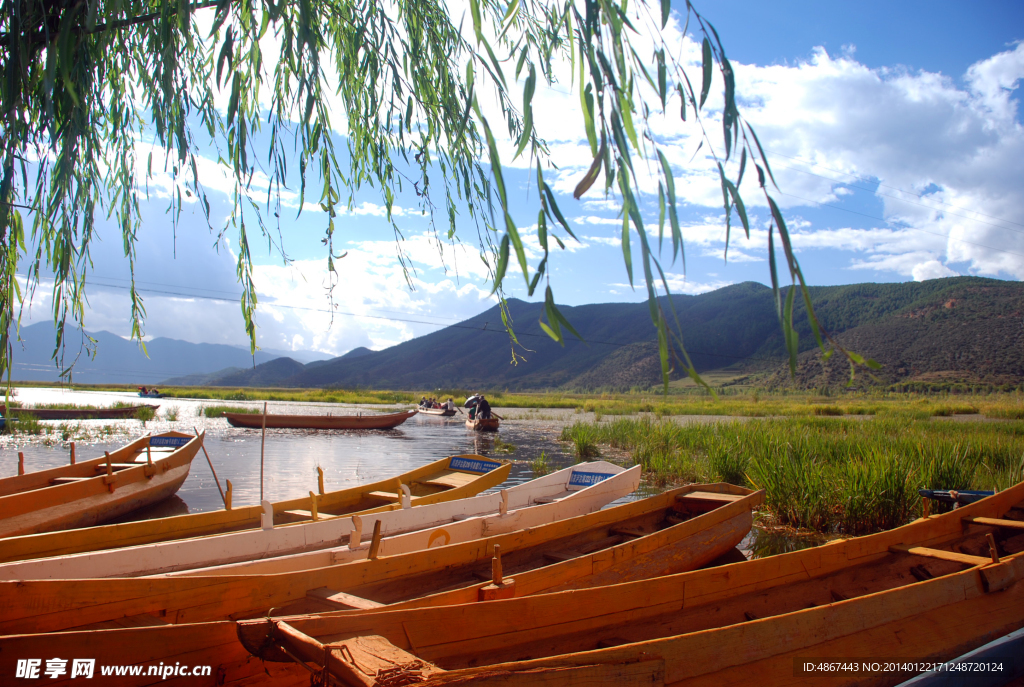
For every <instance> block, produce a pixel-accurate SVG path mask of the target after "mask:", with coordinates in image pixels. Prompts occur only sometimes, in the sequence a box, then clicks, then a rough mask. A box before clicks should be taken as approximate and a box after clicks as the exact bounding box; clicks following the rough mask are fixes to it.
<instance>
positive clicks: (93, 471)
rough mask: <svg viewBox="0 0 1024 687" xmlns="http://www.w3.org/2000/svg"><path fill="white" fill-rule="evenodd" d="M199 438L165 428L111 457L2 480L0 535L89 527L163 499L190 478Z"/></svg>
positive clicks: (199, 441)
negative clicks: (166, 430)
mask: <svg viewBox="0 0 1024 687" xmlns="http://www.w3.org/2000/svg"><path fill="white" fill-rule="evenodd" d="M202 443H203V438H202V436H199V437H196V436H191V435H188V434H180V433H178V432H166V433H164V434H157V435H154V436H144V437H142V438H141V439H136V440H135V441H133V442H132V443H130V444H128V445H127V446H125V447H123V448H120V449H118V450H116V451H113V452H111V453H110V454H109V458H108V457H101V458H94V459H92V460H87V461H85V462H82V463H75V464H72V465H63V466H61V467H59V468H51V469H49V470H40V471H39V472H31V473H29V474H27V475H18V476H17V477H7V478H4V479H0V537H14V536H19V535H27V534H36V533H40V532H53V531H54V530H66V529H71V528H75V527H89V526H91V525H97V524H99V523H102V522H105V521H107V520H112V519H113V518H116V517H119V516H121V515H124V514H125V513H129V512H131V511H133V510H136V509H138V508H142V507H143V506H148V505H150V504H152V503H156V502H158V501H162V500H163V499H166V498H168V497H169V496H171V495H173V494H174V492H176V491H178V488H179V487H180V486H181V484H182V482H184V481H185V478H186V477H188V472H189V468H190V467H191V464H192V459H193V458H195V456H196V453H197V452H198V451H199V447H200V446H201V445H202ZM154 454H156V455H154ZM61 536H69V535H68V534H66V533H62V535H61ZM0 548H2V547H0Z"/></svg>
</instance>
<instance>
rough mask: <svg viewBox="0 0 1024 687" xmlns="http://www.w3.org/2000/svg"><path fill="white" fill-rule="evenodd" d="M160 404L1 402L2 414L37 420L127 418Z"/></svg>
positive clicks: (0, 411) (153, 408)
mask: <svg viewBox="0 0 1024 687" xmlns="http://www.w3.org/2000/svg"><path fill="white" fill-rule="evenodd" d="M159 407H160V406H151V405H140V406H127V407H124V408H22V407H12V408H11V412H10V413H8V412H7V406H6V405H4V404H3V403H0V415H4V416H7V415H13V416H17V417H29V416H31V417H34V418H35V419H37V420H127V419H130V418H133V417H135V414H136V413H137V412H139V410H141V409H143V408H149V409H150V410H152V411H154V412H155V411H156V410H157V409H158V408H159Z"/></svg>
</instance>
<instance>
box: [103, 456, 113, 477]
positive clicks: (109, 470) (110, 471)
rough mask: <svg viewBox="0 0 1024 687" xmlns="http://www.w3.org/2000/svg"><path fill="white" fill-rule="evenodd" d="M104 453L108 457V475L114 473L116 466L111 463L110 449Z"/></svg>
mask: <svg viewBox="0 0 1024 687" xmlns="http://www.w3.org/2000/svg"><path fill="white" fill-rule="evenodd" d="M103 455H105V456H106V457H107V477H110V476H111V475H113V474H114V468H113V467H111V465H110V451H104V452H103Z"/></svg>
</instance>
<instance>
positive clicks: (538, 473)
mask: <svg viewBox="0 0 1024 687" xmlns="http://www.w3.org/2000/svg"><path fill="white" fill-rule="evenodd" d="M529 465H530V470H532V471H533V476H534V477H543V476H544V475H546V474H548V473H549V472H551V471H552V470H553V469H554V468H553V467H551V464H550V463H548V457H547V454H546V453H544V451H541V452H540V456H538V457H537V458H534V459H533V460H531V461H530V463H529Z"/></svg>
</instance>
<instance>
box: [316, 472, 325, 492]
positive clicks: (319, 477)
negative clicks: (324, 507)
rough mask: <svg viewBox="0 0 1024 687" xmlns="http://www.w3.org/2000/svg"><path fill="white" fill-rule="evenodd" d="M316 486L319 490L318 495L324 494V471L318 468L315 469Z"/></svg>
mask: <svg viewBox="0 0 1024 687" xmlns="http://www.w3.org/2000/svg"><path fill="white" fill-rule="evenodd" d="M316 485H317V488H319V489H320V495H321V496H322V495H323V493H324V469H323V468H322V467H319V466H318V467H317V469H316Z"/></svg>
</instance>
